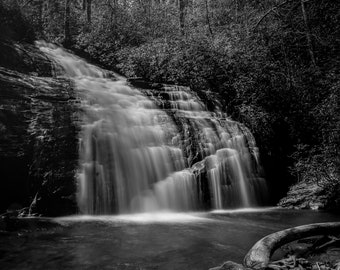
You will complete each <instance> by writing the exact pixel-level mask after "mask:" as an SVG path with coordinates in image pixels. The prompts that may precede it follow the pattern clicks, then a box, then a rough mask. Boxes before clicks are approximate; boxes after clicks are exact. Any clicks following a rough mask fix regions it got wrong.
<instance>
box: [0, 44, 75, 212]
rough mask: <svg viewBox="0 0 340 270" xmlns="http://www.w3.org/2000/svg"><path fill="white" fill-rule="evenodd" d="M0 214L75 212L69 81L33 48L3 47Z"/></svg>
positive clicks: (72, 99)
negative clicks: (56, 75) (54, 73)
mask: <svg viewBox="0 0 340 270" xmlns="http://www.w3.org/2000/svg"><path fill="white" fill-rule="evenodd" d="M0 47H1V49H2V53H1V57H0V171H1V181H0V213H1V212H4V211H5V210H6V209H11V210H18V209H21V208H23V207H27V206H30V207H29V208H26V209H25V212H26V213H28V212H30V213H31V214H34V213H39V214H42V215H46V216H56V215H64V214H69V213H75V212H76V203H75V195H74V194H75V188H76V187H75V170H76V168H77V162H78V161H77V160H78V149H77V144H78V142H77V133H78V130H77V126H76V125H77V116H76V114H77V109H76V108H77V106H76V104H77V101H76V96H75V93H74V91H73V89H72V85H71V83H70V82H69V81H68V80H64V79H54V78H52V77H51V74H52V65H51V63H50V62H49V61H48V59H47V58H46V57H45V56H43V55H42V54H41V53H40V52H39V50H38V49H36V48H35V47H34V46H32V45H19V44H11V43H2V44H1V45H0Z"/></svg>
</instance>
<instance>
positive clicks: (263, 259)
mask: <svg viewBox="0 0 340 270" xmlns="http://www.w3.org/2000/svg"><path fill="white" fill-rule="evenodd" d="M339 233H340V222H327V223H315V224H309V225H303V226H299V227H294V228H289V229H286V230H283V231H279V232H275V233H272V234H270V235H268V236H266V237H264V238H262V239H261V240H260V241H258V242H257V243H256V244H255V245H254V246H253V247H252V248H251V249H250V250H249V252H248V253H247V255H246V256H245V258H244V262H243V263H244V265H245V266H246V267H249V268H253V269H262V268H266V267H267V266H268V263H269V260H270V257H271V255H272V254H273V253H274V251H275V250H276V249H277V248H279V247H281V246H283V245H285V244H288V243H290V242H292V241H295V240H298V239H302V238H306V237H311V236H314V235H332V234H339Z"/></svg>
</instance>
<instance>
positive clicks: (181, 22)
mask: <svg viewBox="0 0 340 270" xmlns="http://www.w3.org/2000/svg"><path fill="white" fill-rule="evenodd" d="M186 6H187V0H179V29H180V31H181V34H182V35H184V34H185V30H184V28H185V9H186Z"/></svg>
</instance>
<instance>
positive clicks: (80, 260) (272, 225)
mask: <svg viewBox="0 0 340 270" xmlns="http://www.w3.org/2000/svg"><path fill="white" fill-rule="evenodd" d="M325 221H340V216H336V215H332V214H329V213H323V212H314V211H313V212H312V211H291V210H280V209H265V210H260V209H255V210H254V209H249V210H248V211H246V210H242V211H223V212H221V211H219V212H210V213H195V214H181V213H170V214H169V213H158V214H155V215H148V214H137V215H123V216H99V217H93V216H92V217H89V216H82V217H67V218H58V219H55V220H53V222H56V224H57V225H58V226H57V227H55V228H50V229H39V230H38V229H37V230H32V231H29V232H28V231H26V232H25V231H21V232H19V233H18V232H14V233H5V232H0V269H28V270H30V269H122V270H126V269H178V270H181V269H183V270H184V269H197V270H200V269H208V268H210V267H213V266H216V265H219V264H220V263H222V262H223V261H226V260H234V261H236V262H241V261H242V259H243V257H244V255H245V254H246V252H247V251H248V250H249V248H251V246H252V245H253V244H254V243H255V242H256V241H257V240H259V239H260V238H262V237H263V236H265V235H267V234H269V233H272V232H274V231H278V230H281V229H285V228H288V227H291V226H297V225H302V224H307V223H314V222H325Z"/></svg>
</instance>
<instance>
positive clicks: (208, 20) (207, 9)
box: [205, 0, 214, 37]
mask: <svg viewBox="0 0 340 270" xmlns="http://www.w3.org/2000/svg"><path fill="white" fill-rule="evenodd" d="M205 14H206V19H207V25H208V29H209V33H210V35H211V36H212V37H213V36H214V34H213V31H212V28H211V24H210V15H209V3H208V0H205Z"/></svg>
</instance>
